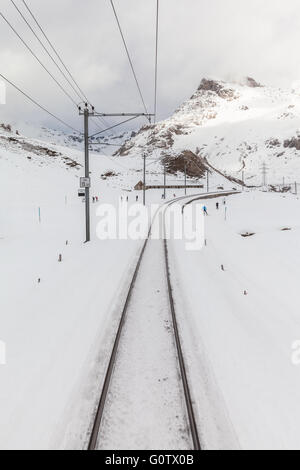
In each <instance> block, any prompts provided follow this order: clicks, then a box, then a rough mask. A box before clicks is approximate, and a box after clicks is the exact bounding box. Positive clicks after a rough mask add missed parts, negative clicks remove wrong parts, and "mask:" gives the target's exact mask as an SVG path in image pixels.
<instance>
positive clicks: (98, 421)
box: [88, 192, 237, 450]
mask: <svg viewBox="0 0 300 470" xmlns="http://www.w3.org/2000/svg"><path fill="white" fill-rule="evenodd" d="M231 194H237V192H219V193H206V194H201V195H194V196H183V197H180V198H176V199H174V200H172V201H170V202H168V203H166V204H165V211H167V210H168V207H170V206H171V205H172V204H175V203H176V202H178V201H181V200H185V199H187V204H190V203H192V202H193V201H195V200H200V199H208V198H215V197H220V196H228V195H231ZM164 224H165V222H164ZM151 230H152V227H150V229H149V232H148V237H147V239H146V240H145V242H144V245H143V247H142V250H141V253H140V255H139V258H138V261H137V265H136V268H135V271H134V274H133V278H132V280H131V283H130V286H129V290H128V293H127V297H126V300H125V304H124V307H123V311H122V315H121V318H120V322H119V326H118V330H117V333H116V337H115V340H114V345H113V349H112V353H111V356H110V360H109V364H108V367H107V371H106V376H105V380H104V384H103V387H102V391H101V397H100V401H99V405H98V408H97V412H96V415H95V419H94V422H93V428H92V432H91V436H90V440H89V445H88V450H96V449H97V448H98V441H99V433H100V428H101V425H102V420H103V416H104V412H105V407H106V404H107V397H108V392H109V389H110V386H111V379H112V375H113V372H114V370H115V366H116V360H117V356H118V351H119V345H120V340H121V337H122V332H123V329H124V325H125V323H126V318H127V312H128V309H129V306H130V303H131V298H132V294H133V291H134V288H135V285H136V281H137V277H138V274H139V272H140V268H141V265H142V261H143V258H144V254H145V251H146V248H147V245H148V242H149V239H150V234H151ZM165 231H166V227H164V232H165ZM163 249H164V262H165V273H166V278H167V282H166V284H167V289H168V295H167V297H168V301H169V308H170V311H171V315H172V323H173V330H172V331H173V334H174V339H175V344H176V350H177V358H178V363H179V368H180V377H181V381H182V386H183V392H184V400H185V404H186V411H187V417H188V425H189V433H190V435H191V437H192V441H193V449H194V450H201V444H200V440H199V434H198V429H197V424H196V419H195V415H194V410H193V401H192V395H191V392H190V387H189V383H188V375H187V369H186V365H185V361H184V354H183V351H182V346H181V339H180V334H179V328H178V322H177V318H176V310H175V303H174V298H173V289H172V283H171V274H170V266H169V253H168V243H167V240H166V237H164V240H163Z"/></svg>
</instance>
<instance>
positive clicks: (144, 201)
mask: <svg viewBox="0 0 300 470" xmlns="http://www.w3.org/2000/svg"><path fill="white" fill-rule="evenodd" d="M143 160H144V184H143V204H144V206H145V205H146V154H144V155H143Z"/></svg>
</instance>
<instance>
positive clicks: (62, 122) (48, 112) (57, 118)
mask: <svg viewBox="0 0 300 470" xmlns="http://www.w3.org/2000/svg"><path fill="white" fill-rule="evenodd" d="M0 77H1V78H3V80H5V81H6V82H7V83H9V84H10V85H11V86H12V87H13V88H15V89H16V90H17V91H19V92H20V93H21V94H22V95H24V96H25V97H26V98H27V99H28V100H29V101H31V102H32V103H33V104H35V105H36V106H38V107H39V108H40V109H42V110H43V111H45V113H47V114H49V115H50V116H51V117H53V118H54V119H56V120H57V121H59V122H60V123H61V124H63V125H64V126H66V127H68V128H69V129H72V130H73V131H75V132H76V133H77V134H82V132H80V131H78V130H77V129H75V128H74V127H73V126H71V125H70V124H68V123H67V122H65V121H63V120H62V119H60V118H59V117H57V116H56V115H55V114H53V113H51V112H50V111H48V109H46V108H45V107H44V106H42V105H41V104H39V103H38V102H37V101H36V100H34V99H33V98H31V96H29V95H28V94H27V93H25V92H24V91H23V90H21V88H19V87H18V86H17V85H15V84H14V83H12V82H11V81H10V80H9V79H8V78H6V77H5V76H4V75H2V74H1V73H0Z"/></svg>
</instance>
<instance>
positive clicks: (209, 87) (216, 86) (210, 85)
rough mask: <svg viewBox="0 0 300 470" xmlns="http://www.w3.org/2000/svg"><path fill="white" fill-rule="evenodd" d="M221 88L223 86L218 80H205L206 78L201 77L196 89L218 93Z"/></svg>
mask: <svg viewBox="0 0 300 470" xmlns="http://www.w3.org/2000/svg"><path fill="white" fill-rule="evenodd" d="M223 88H224V87H223V86H222V85H221V84H220V83H219V82H216V81H215V80H206V78H203V80H202V81H201V83H200V85H199V88H198V91H200V90H203V91H213V92H215V93H219V92H220V90H222V89H223Z"/></svg>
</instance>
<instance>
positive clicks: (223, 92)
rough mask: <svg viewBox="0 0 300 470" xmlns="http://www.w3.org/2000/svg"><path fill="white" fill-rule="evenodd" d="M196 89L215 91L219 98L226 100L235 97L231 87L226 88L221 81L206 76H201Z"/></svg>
mask: <svg viewBox="0 0 300 470" xmlns="http://www.w3.org/2000/svg"><path fill="white" fill-rule="evenodd" d="M198 91H210V92H212V93H216V94H217V95H218V96H219V97H220V98H223V99H228V100H232V99H234V98H235V97H236V95H235V92H234V90H233V89H232V88H226V87H225V86H224V84H223V83H222V82H217V81H215V80H207V79H206V78H203V80H202V81H201V83H200V85H199V87H198Z"/></svg>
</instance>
